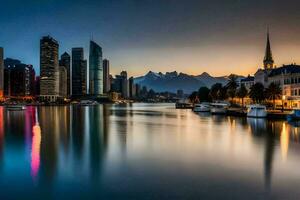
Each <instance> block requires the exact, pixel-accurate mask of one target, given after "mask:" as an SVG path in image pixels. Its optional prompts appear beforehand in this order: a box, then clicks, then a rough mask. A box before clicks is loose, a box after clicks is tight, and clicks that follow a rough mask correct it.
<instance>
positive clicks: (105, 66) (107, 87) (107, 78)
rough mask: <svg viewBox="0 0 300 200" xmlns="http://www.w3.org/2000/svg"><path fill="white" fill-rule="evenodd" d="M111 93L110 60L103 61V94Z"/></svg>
mask: <svg viewBox="0 0 300 200" xmlns="http://www.w3.org/2000/svg"><path fill="white" fill-rule="evenodd" d="M109 91H110V76H109V60H107V59H104V60H103V92H104V93H108V92H109Z"/></svg>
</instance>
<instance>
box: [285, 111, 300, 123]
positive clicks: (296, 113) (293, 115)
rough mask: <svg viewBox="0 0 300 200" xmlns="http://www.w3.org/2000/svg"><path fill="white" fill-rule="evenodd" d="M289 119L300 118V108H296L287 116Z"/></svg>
mask: <svg viewBox="0 0 300 200" xmlns="http://www.w3.org/2000/svg"><path fill="white" fill-rule="evenodd" d="M287 120H288V121H297V120H300V109H294V110H293V112H292V113H291V114H289V115H288V116H287Z"/></svg>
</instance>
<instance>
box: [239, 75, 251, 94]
mask: <svg viewBox="0 0 300 200" xmlns="http://www.w3.org/2000/svg"><path fill="white" fill-rule="evenodd" d="M240 85H241V86H242V85H243V86H245V88H246V89H247V90H248V91H249V90H250V88H251V87H252V85H254V76H250V75H248V76H247V77H246V78H243V79H241V84H240Z"/></svg>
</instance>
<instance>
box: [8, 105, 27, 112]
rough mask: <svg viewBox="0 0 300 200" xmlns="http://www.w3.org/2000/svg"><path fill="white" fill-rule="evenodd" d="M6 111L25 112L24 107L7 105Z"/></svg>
mask: <svg viewBox="0 0 300 200" xmlns="http://www.w3.org/2000/svg"><path fill="white" fill-rule="evenodd" d="M5 109H7V110H8V111H21V110H25V109H26V106H20V105H8V106H6V107H5Z"/></svg>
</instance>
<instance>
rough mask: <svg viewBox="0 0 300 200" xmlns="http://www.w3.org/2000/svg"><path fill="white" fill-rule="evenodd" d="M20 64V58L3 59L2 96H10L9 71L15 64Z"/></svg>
mask: <svg viewBox="0 0 300 200" xmlns="http://www.w3.org/2000/svg"><path fill="white" fill-rule="evenodd" d="M19 64H21V61H20V60H17V59H13V58H6V59H4V96H11V85H10V84H11V81H10V73H11V69H13V68H14V67H15V66H16V65H19Z"/></svg>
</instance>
